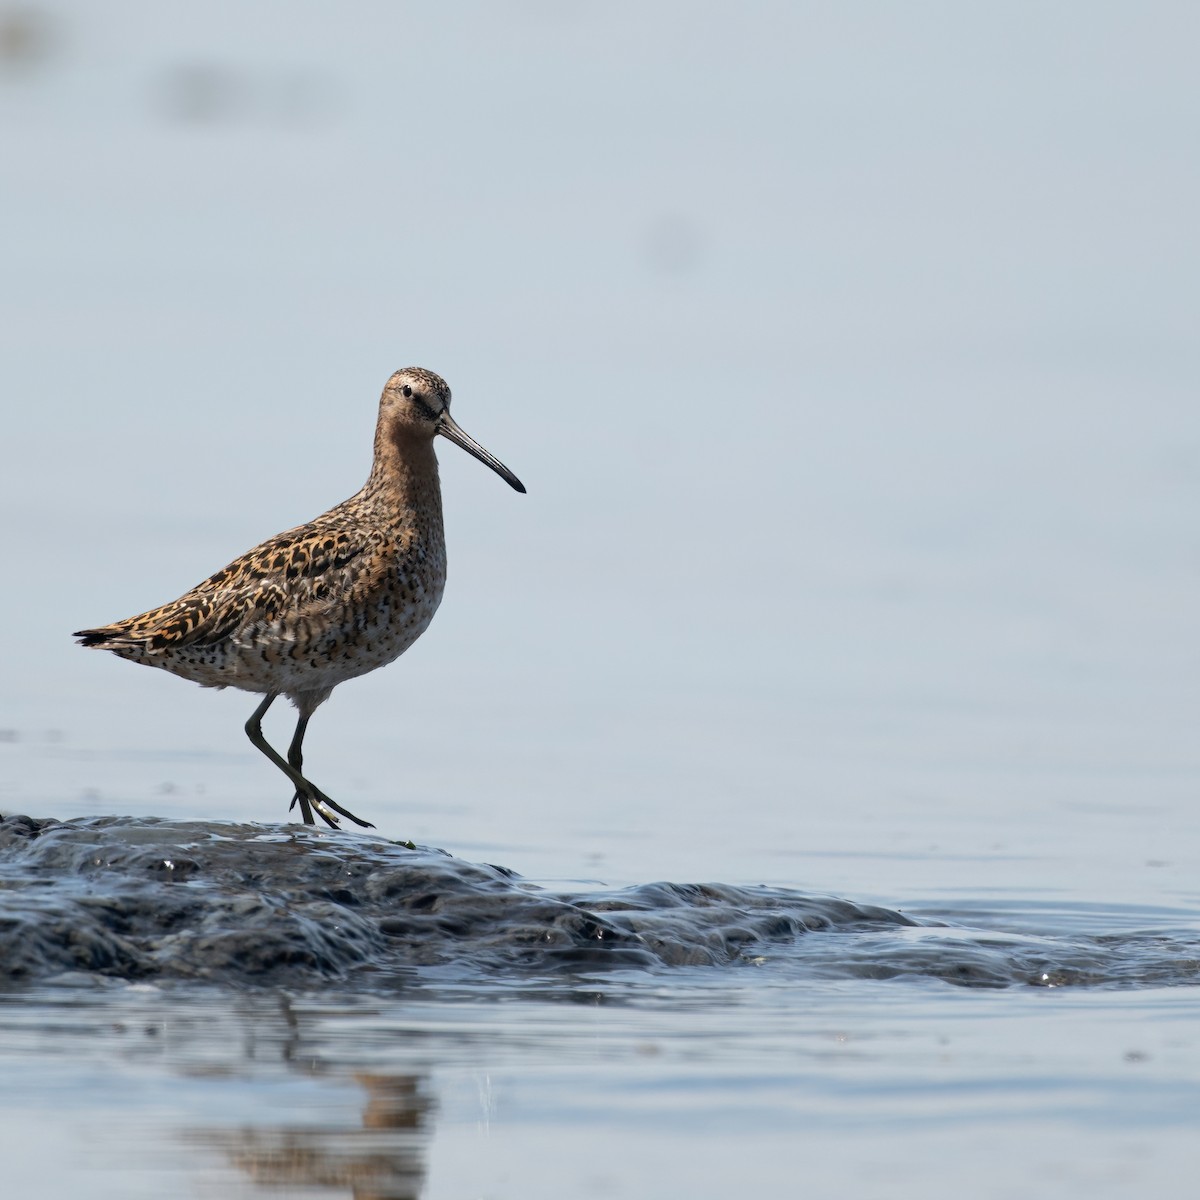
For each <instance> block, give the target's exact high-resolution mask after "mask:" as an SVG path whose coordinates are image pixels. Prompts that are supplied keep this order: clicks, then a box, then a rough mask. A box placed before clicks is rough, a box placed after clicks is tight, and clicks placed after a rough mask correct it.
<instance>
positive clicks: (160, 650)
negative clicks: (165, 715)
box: [74, 367, 525, 828]
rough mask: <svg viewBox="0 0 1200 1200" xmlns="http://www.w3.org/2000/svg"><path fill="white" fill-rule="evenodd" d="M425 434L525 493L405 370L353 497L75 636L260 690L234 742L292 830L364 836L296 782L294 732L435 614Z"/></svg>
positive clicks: (437, 492)
mask: <svg viewBox="0 0 1200 1200" xmlns="http://www.w3.org/2000/svg"><path fill="white" fill-rule="evenodd" d="M438 434H441V436H442V437H444V438H448V439H449V440H450V441H452V442H454V443H455V445H457V446H461V447H462V448H463V449H464V450H466V451H467V452H468V453H469V454H473V455H474V456H475V457H476V458H477V459H479V460H480V462H483V463H486V464H487V465H488V466H489V467H491V468H492V470H493V471H495V472H496V474H497V475H499V476H500V477H501V478H502V479H504V480H505V481H506V482H507V483H508V484H509V485H510V486H512V487H514V488H515V489H516V490H517V491H518V492H523V491H524V490H525V487H524V485H523V484H522V483H521V481H520V480H519V479H518V478H517V477H516V476H515V475H514V474H513V473H512V472H511V471H510V470H509V469H508V468H507V467H506V466H505V465H504V464H503V463H502V462H501V461H500V460H499V459H498V458H496V457H495V456H494V455H492V454H490V453H489V452H488V451H487V450H485V449H484V448H483V447H482V446H481V445H480V444H479V443H478V442H477V441H475V440H474V438H471V437H468V435H467V434H466V433H464V432H463V431H462V430H461V429H460V428H459V427H458V425H457V424H456V423H455V421H454V420H453V419H452V418H451V416H450V389H449V388H448V387H447V386H446V383H445V381H444V380H443V379H441V378H440V377H439V376H437V375H435V374H434V373H433V372H432V371H426V370H423V369H421V368H420V367H406V368H404V370H402V371H397V372H396V373H395V374H394V375H393V376H392V377H391V378H390V379H389V380H388V381H387V385H386V386H385V387H384V389H383V396H382V397H381V398H380V401H379V421H378V424H377V425H376V428H375V461H374V464H373V465H372V467H371V475H370V478H369V479H368V480H367V482H366V484H365V485H364V486H363V488H362V490H361V491H359V492H358V493H356V494H355V495H353V496H351V497H350V499H349V500H345V501H343V502H342V503H341V504H339V505H338V506H337V507H336V508H331V509H330V510H329V511H328V512H327V513H324V514H323V515H322V516H319V517H317V518H316V520H314V521H309V522H308V524H307V525H299V526H297V527H296V528H295V529H289V530H288V531H287V532H286V533H281V534H278V535H277V536H275V537H273V538H271V539H270V540H269V541H266V542H263V543H262V545H261V546H255V548H254V549H253V550H251V551H249V552H248V553H246V554H243V555H242V556H241V558H235V559H234V560H233V562H231V563H230V564H229V566H227V567H225V568H224V569H222V570H220V571H218V572H217V573H216V574H215V575H210V576H209V577H208V578H207V579H206V580H205V581H204V582H203V583H201V584H198V585H197V586H196V587H194V588H192V590H191V591H190V592H187V593H185V594H184V595H182V596H180V597H179V599H178V600H175V601H173V602H172V603H171V604H164V605H163V606H162V608H155V609H152V610H151V611H150V612H145V613H142V614H141V615H140V616H136V617H129V618H127V619H126V620H124V621H116V622H114V623H113V624H111V625H102V626H100V627H98V628H96V629H83V630H80V631H79V632H78V633H76V634H75V635H74V636H75V637H77V638H78V639H79V641H80V644H81V645H84V646H99V647H100V648H102V649H104V650H111V651H112V652H113V653H114V654H116V655H118V656H119V657H121V658H128V659H130V660H131V661H133V662H138V663H145V664H146V665H147V666H151V667H161V668H162V669H163V670H164V671H170V672H171V673H172V674H173V675H179V676H182V677H183V678H184V679H190V680H193V681H194V682H196V683H200V684H203V685H204V686H205V687H218V688H220V687H236V688H241V689H242V690H243V691H247V692H257V693H259V694H261V695H262V696H263V701H262V703H261V704H260V705H259V706H258V707H257V708H256V709H255V710H254V714H253V716H251V718H250V720H249V721H247V722H246V733H247V735H248V736H249V738H250V741H251V742H253V743H254V745H255V746H256V747H257V748H258V749H259V750H261V751H262V752H263V754H265V755H266V756H267V757H268V758H269V759H270V760H271V761H272V762H273V763H274V764H275V765H276V766H277V767H278V768H279V769H280V770H281V771H282V772H283V773H284V774H285V775H286V776H287V777H288V778H289V779H290V780H291V781H292V784H293V786H294V787H295V789H296V794H295V796H294V797H293V798H292V807H295V805H296V804H297V803H299V805H300V812H301V814H302V816H303V818H304V823H305V824H306V825H312V824H314V823H315V822H314V821H313V811H316V813H317V814H318V815H319V816H320V817H321V819H322V820H323V821H325V822H326V824H328V825H330V826H332V827H334V828H336V827H337V824H338V821H337V817H336V816H334V813H335V812H337V813H341V814H342V816H344V817H348V818H349V819H350V820H351V821H354V822H356V823H357V824H359V825H364V826H367V827H371V826H370V822H369V821H364V820H362V819H361V818H359V817H356V816H355V815H354V814H353V813H352V812H348V811H347V810H346V809H344V808H343V807H342V806H341V805H340V804H338V803H336V802H335V801H333V800H331V799H330V798H329V797H328V796H327V795H326V794H325V793H324V792H322V791H321V790H320V789H319V788H318V787H316V786H315V785H314V784H313V783H312V782H311V781H310V780H308V779H306V778H305V776H304V775H303V774H302V767H303V752H302V746H303V742H304V732H305V730H306V729H307V727H308V722H309V718H311V717H312V715H313V711H314V710H315V709H316V707H317V706H318V705H319V704H321V703H322V702H323V701H324V700H326V699H328V697H329V693H330V692H331V691H333V689H334V688H335V687H336V686H337V685H338V684H339V683H341V682H343V680H346V679H353V678H354V677H355V676H356V675H365V674H366V673H367V672H368V671H373V670H375V668H376V667H382V666H383V665H384V664H385V663H390V662H391V661H392V660H393V659H395V658H398V657H399V656H400V655H401V654H403V653H404V651H405V650H407V649H408V648H409V646H411V645H412V644H413V642H415V641H416V640H417V638H419V637H420V636H421V634H422V633H424V632H425V630H426V629H427V628H428V626H429V622H430V621H431V620H432V619H433V614H434V613H435V612H436V611H437V606H438V604H439V603H440V602H441V599H442V591H443V589H444V588H445V586H446V542H445V537H444V535H443V532H442V493H441V488H440V486H439V484H438V469H437V457H436V455H435V454H434V452H433V439H434V438H435V437H436V436H437V435H438ZM278 696H286V697H287V698H288V699H289V700H291V702H292V703H293V704H294V705H295V706H296V708H297V709H299V712H300V718H299V720H298V721H297V722H296V732H295V735H294V736H293V738H292V743H291V746H290V748H289V749H288V755H287V758H286V759H284V757H283V756H282V755H281V754H279V753H278V752H277V751H276V750H275V749H274V748H273V747H272V746H270V745H269V744H268V743H267V741H266V739H265V738H264V737H263V732H262V718H263V714H264V713H265V712H266V711H267V709H268V708H270V707H271V704H272V703H273V702H274V700H275V699H276V697H278Z"/></svg>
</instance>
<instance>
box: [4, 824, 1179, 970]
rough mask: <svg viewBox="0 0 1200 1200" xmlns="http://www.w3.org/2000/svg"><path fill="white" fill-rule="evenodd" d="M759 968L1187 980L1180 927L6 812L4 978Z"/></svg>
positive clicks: (281, 829)
mask: <svg viewBox="0 0 1200 1200" xmlns="http://www.w3.org/2000/svg"><path fill="white" fill-rule="evenodd" d="M687 968H690V969H696V968H700V969H708V970H712V971H723V972H730V971H738V970H742V971H745V970H747V969H751V968H756V969H764V968H765V969H768V970H770V971H771V972H773V973H780V972H782V973H783V974H784V975H785V976H786V977H794V978H803V977H806V976H807V977H810V978H831V977H833V978H836V977H847V978H853V977H858V978H874V979H886V978H893V977H927V978H931V979H939V980H944V981H946V982H948V983H952V984H958V985H962V986H968V987H993V988H994V987H1007V986H1015V985H1034V986H1063V985H1082V986H1110V987H1111V986H1125V987H1130V986H1135V987H1136V986H1163V985H1168V984H1189V983H1195V982H1197V980H1198V979H1200V936H1196V935H1192V934H1190V933H1189V932H1187V931H1186V930H1185V931H1183V932H1180V931H1177V930H1176V931H1170V932H1168V931H1155V930H1153V929H1147V930H1133V931H1128V930H1127V931H1122V932H1119V933H1112V934H1106V933H1104V932H1102V931H1101V932H1096V933H1088V934H1080V933H1078V932H1072V933H1069V934H1061V933H1060V934H1057V935H1056V934H1053V933H1047V934H1037V933H1032V932H1030V931H1029V930H1023V931H1021V932H1008V931H1004V930H998V929H995V928H989V929H980V928H971V927H970V926H969V925H968V924H962V923H959V922H957V921H955V920H953V919H952V914H938V915H937V916H930V915H925V916H920V915H917V916H914V915H912V914H906V913H901V912H899V911H892V910H889V909H885V908H879V907H873V906H869V905H861V904H855V903H852V902H851V901H848V900H844V899H838V898H835V897H829V896H819V895H807V894H805V893H803V892H799V891H792V890H789V889H783V888H773V887H737V886H729V885H721V884H690V883H684V884H679V883H648V884H644V885H640V886H636V887H630V888H623V889H621V890H618V891H608V892H606V891H592V890H589V891H586V892H580V893H578V894H571V893H556V892H553V891H549V890H546V889H543V888H540V887H537V886H535V885H533V884H531V883H528V882H526V881H524V880H522V879H521V878H520V877H518V876H517V875H515V874H514V873H513V872H511V871H509V870H507V869H505V868H503V867H501V866H492V865H486V864H475V863H469V862H464V861H461V860H459V859H456V858H453V857H451V856H450V855H448V854H446V853H444V852H443V851H439V850H431V849H425V848H418V849H416V850H413V849H410V848H408V847H406V846H403V845H399V844H396V843H392V842H388V841H386V840H384V839H382V838H378V837H373V836H369V835H359V834H347V833H333V834H331V833H323V832H318V831H313V830H309V829H305V828H303V827H300V826H294V825H291V826H288V825H282V826H263V825H257V824H254V825H249V824H245V825H237V824H223V823H215V822H198V821H197V822H185V821H168V820H162V819H156V818H125V817H93V818H85V819H79V820H71V821H62V822H59V821H55V820H51V819H34V818H30V817H24V816H9V817H7V818H5V819H3V820H0V985H4V986H6V987H8V988H13V987H16V988H20V987H21V986H22V985H27V984H31V983H39V984H54V983H55V982H60V983H62V984H64V985H78V984H80V983H85V982H88V981H89V980H94V981H97V982H99V981H102V980H105V979H110V980H125V981H146V982H154V983H158V984H162V983H169V982H172V981H196V982H202V983H205V984H208V985H217V986H221V987H230V988H238V989H244V988H255V987H278V986H288V987H296V988H305V989H320V988H322V987H327V986H336V987H337V988H338V989H339V990H342V991H345V990H347V989H349V990H352V991H353V990H361V991H363V992H366V993H370V992H388V991H391V990H393V989H395V988H396V987H398V986H404V985H405V984H407V983H409V982H411V981H412V979H413V977H414V974H416V975H432V976H435V977H436V978H437V979H438V980H439V981H441V982H443V983H450V982H460V983H467V982H470V981H472V980H478V981H480V982H483V981H487V982H490V983H495V982H496V981H497V980H499V979H502V978H509V979H511V980H513V981H514V982H520V981H521V980H522V979H523V978H529V977H531V976H533V975H544V974H545V973H546V972H553V971H563V972H580V971H594V970H600V971H615V970H635V971H639V972H662V973H664V974H667V975H669V974H670V973H671V972H676V973H677V972H678V971H679V970H680V969H687Z"/></svg>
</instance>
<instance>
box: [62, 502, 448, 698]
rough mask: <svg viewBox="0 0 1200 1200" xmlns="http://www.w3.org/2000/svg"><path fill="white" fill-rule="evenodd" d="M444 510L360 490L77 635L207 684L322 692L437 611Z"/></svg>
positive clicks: (384, 658) (391, 649)
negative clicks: (420, 516) (413, 508)
mask: <svg viewBox="0 0 1200 1200" xmlns="http://www.w3.org/2000/svg"><path fill="white" fill-rule="evenodd" d="M437 509H438V511H437V513H436V520H432V519H429V520H425V521H417V520H412V519H403V518H404V516H405V515H406V514H403V513H401V514H397V513H396V512H395V511H394V510H393V509H391V508H389V507H388V506H387V505H386V504H384V503H382V502H381V499H380V497H378V496H375V495H372V494H371V493H370V492H369V490H368V489H364V490H363V491H362V492H360V493H358V494H357V495H356V496H353V497H351V498H350V499H349V500H347V501H345V502H344V503H342V504H339V505H338V506H337V507H335V508H332V509H330V510H329V511H328V512H326V513H323V514H322V515H321V516H320V517H317V518H316V519H315V520H313V521H310V522H308V523H307V524H304V525H299V526H297V527H296V528H295V529H289V530H287V531H285V532H284V533H280V534H277V535H276V536H275V537H273V538H270V539H268V540H267V541H265V542H263V543H262V544H261V545H258V546H256V547H254V549H253V550H250V551H248V552H247V553H245V554H243V555H242V556H241V557H239V558H236V559H234V561H233V562H231V563H230V564H229V565H228V566H227V567H224V568H223V569H222V570H220V571H218V572H216V574H214V575H210V576H209V577H208V578H207V579H206V580H204V582H203V583H200V584H198V585H197V586H196V587H194V588H192V589H191V591H189V592H186V593H185V594H184V595H182V596H180V597H179V599H178V600H174V601H172V602H171V603H170V604H165V605H163V606H162V607H160V608H155V609H151V610H150V611H148V612H144V613H140V614H139V615H137V616H135V617H129V618H127V619H126V620H123V621H116V622H114V623H113V624H111V625H104V626H101V627H98V628H96V629H85V630H81V631H79V632H78V633H77V634H76V635H75V636H76V637H77V638H79V640H80V643H81V644H82V645H84V646H96V647H100V648H103V649H105V650H111V651H112V652H113V653H114V654H116V655H118V656H120V657H121V658H127V659H130V660H132V661H134V662H140V663H144V664H146V665H147V666H155V667H161V668H162V669H164V670H167V671H170V672H171V673H172V674H175V675H179V676H182V677H183V678H185V679H190V680H193V681H194V682H196V683H201V684H204V685H206V686H208V687H237V688H243V689H245V690H246V691H252V692H264V693H265V692H274V693H281V694H285V695H294V694H297V693H305V692H321V693H327V692H328V690H329V689H330V688H332V687H334V686H335V685H336V684H338V683H340V682H342V681H343V680H345V679H352V678H354V677H355V676H357V675H362V674H365V673H366V672H367V671H371V670H374V669H375V668H376V667H379V666H383V665H384V664H385V663H388V662H391V661H392V660H393V659H395V658H396V657H398V656H399V655H400V654H402V653H403V652H404V651H405V650H406V649H408V647H409V646H410V645H412V643H413V642H414V641H415V640H416V639H417V638H418V637H419V636H420V635H421V634H422V633H423V632H424V630H425V629H426V627H427V626H428V625H429V622H430V621H431V620H432V619H433V614H434V613H435V612H436V611H437V607H438V604H439V603H440V602H441V598H442V591H443V589H444V587H445V581H446V551H445V542H444V539H443V535H442V527H441V513H440V504H439V505H438V506H437ZM407 515H408V516H410V517H411V514H407Z"/></svg>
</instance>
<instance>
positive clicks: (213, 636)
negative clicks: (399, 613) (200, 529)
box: [74, 521, 383, 653]
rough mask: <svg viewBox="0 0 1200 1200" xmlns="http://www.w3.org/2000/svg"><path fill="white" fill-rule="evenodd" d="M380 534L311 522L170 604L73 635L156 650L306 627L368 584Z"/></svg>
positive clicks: (90, 643) (258, 548)
mask: <svg viewBox="0 0 1200 1200" xmlns="http://www.w3.org/2000/svg"><path fill="white" fill-rule="evenodd" d="M382 540H383V535H382V534H380V533H377V532H376V531H373V530H369V529H362V528H357V529H354V530H352V531H349V532H348V531H346V530H345V529H344V528H343V529H340V530H339V529H331V528H330V527H329V526H328V525H327V524H325V523H324V522H320V521H317V522H310V523H309V524H307V525H301V526H298V527H297V528H295V529H289V530H288V531H286V532H285V533H281V534H278V535H277V536H276V537H273V538H271V539H270V540H269V541H266V542H263V543H262V545H260V546H256V547H255V548H254V549H253V550H250V551H249V552H247V553H246V554H243V555H242V556H241V557H240V558H236V559H234V561H233V562H231V563H230V564H229V565H228V566H227V567H224V568H223V569H222V570H220V571H218V572H217V573H216V574H215V575H211V576H209V578H208V579H206V580H205V581H204V582H203V583H201V584H198V585H197V586H196V587H194V588H192V590H191V591H190V592H187V593H185V594H184V595H182V596H180V597H179V599H178V600H173V601H172V602H171V603H170V604H164V605H163V606H162V607H161V608H155V609H151V610H150V611H149V612H145V613H140V614H139V615H138V616H135V617H129V618H127V619H126V620H124V621H116V622H114V623H113V624H111V625H105V626H101V627H98V628H96V629H84V630H80V631H79V632H78V633H76V634H75V635H74V636H75V637H77V638H79V640H80V643H81V644H82V645H84V646H102V647H104V648H105V649H110V650H116V649H119V648H122V647H124V648H133V647H137V648H139V649H142V650H146V651H150V652H151V653H153V652H154V651H163V650H170V649H171V648H173V647H180V648H182V647H185V646H192V647H197V648H200V647H204V646H214V645H217V644H218V643H220V642H222V641H224V640H225V639H227V638H230V637H233V636H235V635H237V634H238V633H239V632H241V631H243V630H248V629H250V628H253V627H256V626H257V627H260V628H262V627H269V626H276V625H280V624H284V625H287V624H293V623H294V624H296V625H297V626H302V625H304V624H306V618H308V617H311V616H315V615H318V614H319V613H322V612H325V611H327V610H328V609H329V607H330V606H332V607H335V608H336V607H341V606H342V605H343V604H345V603H347V602H352V601H353V599H354V597H355V596H356V595H358V594H359V593H360V592H362V591H364V590H366V591H369V590H370V588H371V587H372V586H373V582H374V581H373V580H372V579H371V578H370V576H371V571H370V570H369V569H365V564H366V563H370V562H372V561H375V562H377V561H379V556H378V554H377V551H378V549H379V547H378V546H377V545H376V543H377V542H382Z"/></svg>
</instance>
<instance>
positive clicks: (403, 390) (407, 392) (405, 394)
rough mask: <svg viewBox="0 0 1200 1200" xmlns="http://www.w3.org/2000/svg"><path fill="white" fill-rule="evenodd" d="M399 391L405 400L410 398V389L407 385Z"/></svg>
mask: <svg viewBox="0 0 1200 1200" xmlns="http://www.w3.org/2000/svg"><path fill="white" fill-rule="evenodd" d="M400 390H401V391H402V392H403V393H404V396H405V399H408V398H410V397H411V396H412V388H410V387H409V386H408V384H407V383H406V384H405V385H404V386H403V387H402V388H401V389H400Z"/></svg>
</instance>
